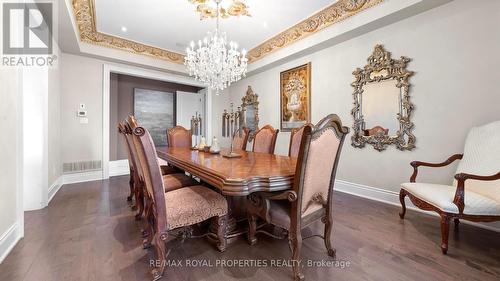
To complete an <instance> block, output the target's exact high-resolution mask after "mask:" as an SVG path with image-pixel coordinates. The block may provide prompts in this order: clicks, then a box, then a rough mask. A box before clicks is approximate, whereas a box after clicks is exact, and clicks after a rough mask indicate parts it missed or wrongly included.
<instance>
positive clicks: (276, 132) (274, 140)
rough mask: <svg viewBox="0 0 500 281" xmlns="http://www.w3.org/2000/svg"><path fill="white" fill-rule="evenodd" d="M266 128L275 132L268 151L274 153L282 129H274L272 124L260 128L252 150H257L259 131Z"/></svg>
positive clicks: (255, 136)
mask: <svg viewBox="0 0 500 281" xmlns="http://www.w3.org/2000/svg"><path fill="white" fill-rule="evenodd" d="M265 130H269V131H271V132H273V137H272V139H271V144H270V147H269V151H268V153H269V154H274V150H275V148H276V140H277V139H278V133H279V132H280V130H279V129H274V128H273V126H271V125H265V126H264V127H262V128H260V129H258V130H257V131H256V132H255V135H254V139H253V147H252V151H255V145H256V143H257V142H256V139H257V137H258V135H259V133H260V132H262V131H265Z"/></svg>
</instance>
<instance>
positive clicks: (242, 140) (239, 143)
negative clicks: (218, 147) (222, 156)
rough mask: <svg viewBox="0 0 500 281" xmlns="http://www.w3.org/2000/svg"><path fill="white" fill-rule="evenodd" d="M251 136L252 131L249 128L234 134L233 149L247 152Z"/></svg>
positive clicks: (241, 129)
mask: <svg viewBox="0 0 500 281" xmlns="http://www.w3.org/2000/svg"><path fill="white" fill-rule="evenodd" d="M240 131H241V133H240ZM249 136H250V130H249V129H248V128H240V129H238V130H237V131H236V133H235V134H234V138H233V148H234V149H239V150H247V143H248V137H249Z"/></svg>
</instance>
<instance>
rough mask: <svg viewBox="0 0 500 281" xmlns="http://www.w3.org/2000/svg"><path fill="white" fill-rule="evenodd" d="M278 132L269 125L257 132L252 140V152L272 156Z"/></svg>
mask: <svg viewBox="0 0 500 281" xmlns="http://www.w3.org/2000/svg"><path fill="white" fill-rule="evenodd" d="M279 131H280V130H279V129H274V128H273V126H271V125H266V126H264V127H262V128H260V129H259V130H257V132H255V137H254V139H253V149H252V151H253V152H262V153H270V154H273V153H274V148H275V147H276V139H277V138H278V133H279Z"/></svg>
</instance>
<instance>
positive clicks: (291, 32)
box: [247, 0, 384, 62]
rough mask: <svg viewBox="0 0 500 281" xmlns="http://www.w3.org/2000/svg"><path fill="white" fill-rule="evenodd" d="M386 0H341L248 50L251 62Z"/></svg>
mask: <svg viewBox="0 0 500 281" xmlns="http://www.w3.org/2000/svg"><path fill="white" fill-rule="evenodd" d="M383 1H384V0H339V1H337V2H336V3H334V4H332V5H330V6H328V7H327V8H325V9H323V10H321V11H319V12H318V13H316V14H314V15H313V16H311V17H309V18H307V19H305V20H303V21H301V22H299V23H298V24H296V25H294V26H292V27H291V28H289V29H287V30H285V31H283V32H281V33H280V34H278V35H276V36H274V37H272V38H271V39H269V40H267V41H265V42H264V43H262V44H260V45H259V46H257V47H255V48H253V49H251V50H250V51H249V52H248V55H247V57H248V60H249V62H254V61H256V60H259V59H261V58H263V57H265V56H267V55H269V54H270V53H272V52H275V51H277V50H279V49H282V48H284V47H287V46H288V45H290V44H293V43H295V42H297V41H299V40H301V39H303V38H305V37H307V36H309V35H312V34H314V33H316V32H318V31H321V30H323V29H325V28H327V27H329V26H331V25H333V24H335V23H338V22H341V21H343V20H345V19H347V18H349V17H352V16H354V15H355V14H357V13H359V12H361V11H364V10H366V9H368V8H371V7H373V6H375V5H378V4H380V3H382V2H383Z"/></svg>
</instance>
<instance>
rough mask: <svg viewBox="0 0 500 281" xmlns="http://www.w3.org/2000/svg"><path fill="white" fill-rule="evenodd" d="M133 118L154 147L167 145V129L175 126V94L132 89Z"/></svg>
mask: <svg viewBox="0 0 500 281" xmlns="http://www.w3.org/2000/svg"><path fill="white" fill-rule="evenodd" d="M134 116H135V118H136V119H137V122H138V123H139V124H141V126H143V127H144V128H146V129H148V131H149V133H150V134H151V138H152V139H153V142H154V144H155V146H160V145H167V129H168V128H172V127H174V126H175V94H174V93H169V92H162V91H155V90H147V89H140V88H134Z"/></svg>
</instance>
